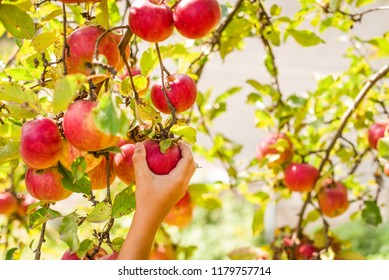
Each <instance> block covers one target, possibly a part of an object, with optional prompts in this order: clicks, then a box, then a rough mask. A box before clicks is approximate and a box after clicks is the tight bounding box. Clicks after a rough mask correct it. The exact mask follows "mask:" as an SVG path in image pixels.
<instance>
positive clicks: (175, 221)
mask: <svg viewBox="0 0 389 280" xmlns="http://www.w3.org/2000/svg"><path fill="white" fill-rule="evenodd" d="M192 217H193V206H192V203H191V199H190V193H189V192H188V191H186V192H185V195H184V196H183V198H181V199H180V200H179V201H178V202H177V203H176V205H174V206H173V208H172V209H171V210H170V211H169V213H168V214H167V216H166V217H165V219H164V222H165V223H167V224H168V225H172V226H177V227H179V228H184V227H186V226H187V225H188V224H189V223H190V222H192Z"/></svg>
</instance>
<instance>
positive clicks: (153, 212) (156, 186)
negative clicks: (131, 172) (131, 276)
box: [118, 142, 196, 260]
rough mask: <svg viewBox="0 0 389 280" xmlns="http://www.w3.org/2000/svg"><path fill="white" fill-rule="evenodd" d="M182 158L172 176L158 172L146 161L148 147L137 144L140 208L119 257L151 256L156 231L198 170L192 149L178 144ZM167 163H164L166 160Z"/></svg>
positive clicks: (136, 161)
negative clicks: (154, 171)
mask: <svg viewBox="0 0 389 280" xmlns="http://www.w3.org/2000/svg"><path fill="white" fill-rule="evenodd" d="M178 145H179V147H180V149H181V154H182V158H181V159H180V161H179V162H178V164H177V166H176V167H175V168H174V169H173V170H172V171H171V172H170V173H169V174H168V175H155V174H154V173H153V172H152V171H151V170H150V169H149V167H148V165H147V162H146V150H145V147H144V146H143V144H142V143H137V144H136V147H135V152H134V156H133V158H132V160H133V163H134V168H135V178H136V192H135V198H136V210H135V214H134V218H133V220H132V224H131V226H130V229H129V231H128V234H127V237H126V239H125V240H124V243H123V246H122V249H121V250H120V253H119V256H118V259H119V260H124V259H127V260H131V259H132V260H136V259H138V260H139V259H148V258H149V254H150V250H151V246H152V244H153V241H154V237H155V234H156V233H157V230H158V228H159V226H160V225H161V223H162V221H163V219H164V218H165V216H166V215H167V214H168V212H169V211H170V209H171V208H172V207H173V206H174V205H175V204H176V203H177V202H178V201H179V200H180V199H181V198H182V197H183V196H184V194H185V191H186V190H187V187H188V184H189V180H190V178H191V177H192V175H193V173H194V170H195V168H196V167H195V163H194V161H193V156H192V153H191V151H190V148H189V147H188V146H187V145H186V144H184V143H183V142H179V143H178ZM162 164H163V163H162Z"/></svg>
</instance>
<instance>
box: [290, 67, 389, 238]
mask: <svg viewBox="0 0 389 280" xmlns="http://www.w3.org/2000/svg"><path fill="white" fill-rule="evenodd" d="M388 73H389V65H384V66H383V67H381V69H379V70H378V71H377V72H376V73H375V74H374V75H372V76H371V77H370V78H369V79H368V80H367V82H366V83H365V85H364V86H363V87H362V89H361V90H360V92H359V93H358V95H357V96H356V97H355V99H354V102H353V104H352V106H350V107H349V108H348V109H347V110H346V112H345V113H344V114H343V116H342V118H341V122H340V126H339V128H338V130H337V131H336V133H335V135H334V136H333V137H332V140H331V142H330V144H329V145H328V147H327V149H326V152H325V155H324V158H323V160H322V161H321V163H320V166H319V169H318V170H319V173H321V172H322V171H323V168H324V166H325V164H326V163H327V161H329V157H330V153H331V151H332V149H333V148H334V146H335V144H336V142H337V140H338V139H339V138H340V137H341V135H342V132H343V130H344V128H345V127H346V124H347V122H348V120H349V119H350V117H351V116H352V114H353V113H354V112H355V110H356V109H357V108H358V106H359V105H360V104H361V102H362V101H363V99H364V98H365V97H366V96H367V94H368V92H369V90H370V89H371V88H372V87H373V86H374V85H375V84H376V83H377V82H378V81H379V80H381V79H382V78H384V77H385V76H386V74H388ZM311 199H312V192H309V193H308V195H307V198H306V200H305V202H304V204H303V207H302V208H301V211H300V213H299V221H298V225H297V229H296V230H297V235H298V236H299V237H300V236H301V234H302V222H303V219H304V214H305V210H306V208H307V205H308V204H309V203H310V202H311Z"/></svg>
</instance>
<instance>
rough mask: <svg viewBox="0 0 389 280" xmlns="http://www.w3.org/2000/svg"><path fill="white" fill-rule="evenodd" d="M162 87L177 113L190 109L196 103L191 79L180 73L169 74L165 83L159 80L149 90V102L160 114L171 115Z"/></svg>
mask: <svg viewBox="0 0 389 280" xmlns="http://www.w3.org/2000/svg"><path fill="white" fill-rule="evenodd" d="M163 83H164V84H163ZM164 86H165V89H166V94H167V96H168V98H169V100H170V103H171V104H172V105H173V107H174V108H175V109H176V112H177V113H181V112H184V111H186V110H188V109H190V108H191V107H192V106H193V104H194V103H195V102H196V97H197V87H196V84H195V82H194V81H193V80H192V78H191V77H189V76H188V75H185V74H180V73H176V74H171V75H169V76H167V77H166V81H162V80H161V79H160V80H158V81H157V82H156V83H155V84H154V85H153V87H152V88H151V93H150V97H151V101H152V102H153V104H154V106H155V107H156V108H157V109H158V110H159V111H161V112H162V113H165V114H170V113H171V112H170V108H169V105H168V102H167V101H166V98H165V94H164Z"/></svg>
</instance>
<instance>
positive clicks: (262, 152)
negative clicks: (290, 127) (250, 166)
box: [256, 133, 293, 168]
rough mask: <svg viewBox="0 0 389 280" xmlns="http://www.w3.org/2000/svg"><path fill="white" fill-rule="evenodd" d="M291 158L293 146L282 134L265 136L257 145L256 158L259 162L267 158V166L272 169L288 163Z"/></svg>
mask: <svg viewBox="0 0 389 280" xmlns="http://www.w3.org/2000/svg"><path fill="white" fill-rule="evenodd" d="M292 157H293V144H292V142H291V141H290V139H289V137H288V136H286V135H285V134H283V133H271V134H268V135H266V136H265V137H264V138H262V139H261V141H260V142H259V143H258V145H257V151H256V158H257V159H258V161H259V162H261V161H262V160H263V159H265V158H268V159H269V162H268V163H267V166H268V167H270V168H273V167H275V166H278V165H281V164H283V163H285V162H288V161H290V160H291V159H292Z"/></svg>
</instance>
